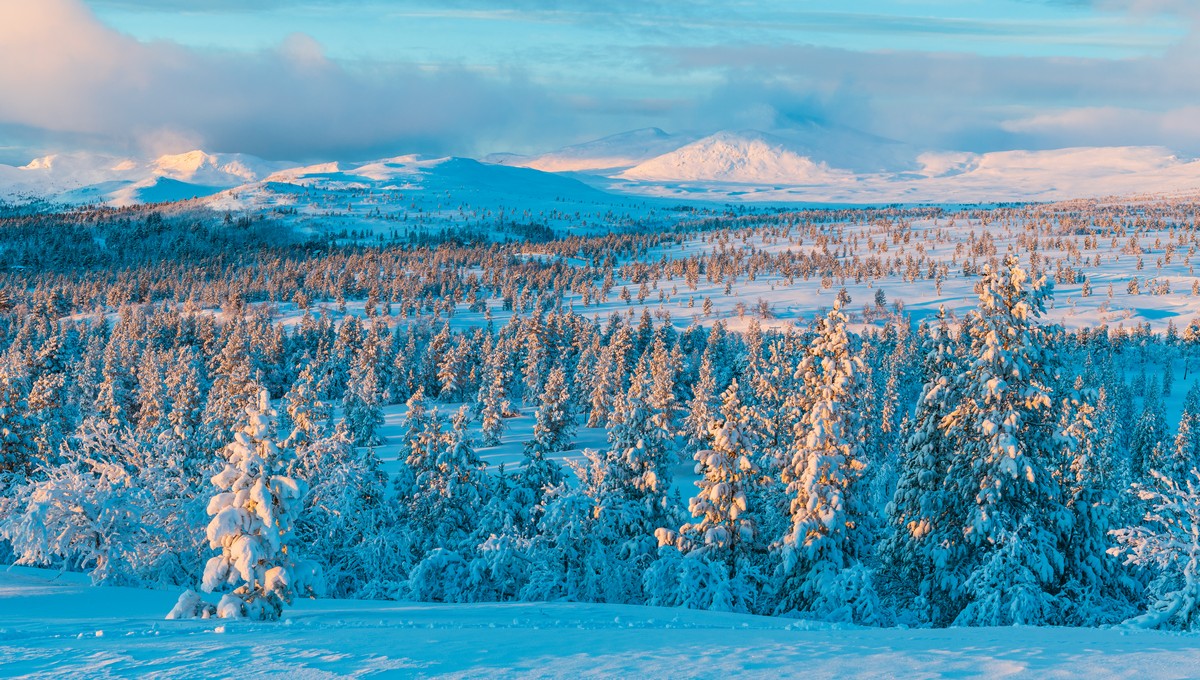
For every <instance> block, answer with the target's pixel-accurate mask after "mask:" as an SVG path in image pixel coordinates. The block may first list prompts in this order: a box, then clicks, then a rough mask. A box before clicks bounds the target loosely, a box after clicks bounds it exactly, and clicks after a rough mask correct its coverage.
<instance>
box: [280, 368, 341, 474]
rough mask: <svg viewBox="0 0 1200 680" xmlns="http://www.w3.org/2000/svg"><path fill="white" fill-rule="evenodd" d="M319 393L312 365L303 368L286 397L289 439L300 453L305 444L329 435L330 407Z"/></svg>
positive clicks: (284, 400) (290, 444)
mask: <svg viewBox="0 0 1200 680" xmlns="http://www.w3.org/2000/svg"><path fill="white" fill-rule="evenodd" d="M320 393H321V390H320V387H319V385H318V380H317V376H316V373H315V372H314V371H313V367H312V366H311V365H309V366H305V367H304V369H303V370H301V371H300V375H299V376H297V377H296V382H295V383H294V384H293V385H292V387H291V389H290V390H288V393H287V394H286V395H284V397H283V402H284V406H285V412H286V413H287V416H288V417H287V424H288V427H289V428H290V430H291V432H290V434H288V435H287V437H286V441H287V444H288V446H291V447H293V448H294V449H297V452H298V453H299V449H301V448H303V447H304V446H305V445H307V444H309V443H312V442H315V441H318V440H320V439H322V438H324V437H326V436H327V435H328V434H329V432H328V427H329V414H330V408H329V405H328V404H326V403H325V402H324V401H322V400H321V396H320Z"/></svg>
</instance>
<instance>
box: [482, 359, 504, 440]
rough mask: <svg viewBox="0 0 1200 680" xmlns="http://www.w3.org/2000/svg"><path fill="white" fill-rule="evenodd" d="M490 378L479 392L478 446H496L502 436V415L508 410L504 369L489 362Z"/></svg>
mask: <svg viewBox="0 0 1200 680" xmlns="http://www.w3.org/2000/svg"><path fill="white" fill-rule="evenodd" d="M488 370H489V372H490V378H489V379H488V380H487V381H486V382H484V384H483V387H482V388H480V390H479V403H478V412H479V428H480V437H481V440H480V444H482V445H483V446H497V445H499V444H500V438H501V437H502V436H503V435H504V429H505V423H504V415H505V413H506V412H507V411H508V409H509V402H508V388H507V382H508V378H507V376H506V375H505V371H504V368H503V367H502V366H498V365H492V363H491V362H489V369H488Z"/></svg>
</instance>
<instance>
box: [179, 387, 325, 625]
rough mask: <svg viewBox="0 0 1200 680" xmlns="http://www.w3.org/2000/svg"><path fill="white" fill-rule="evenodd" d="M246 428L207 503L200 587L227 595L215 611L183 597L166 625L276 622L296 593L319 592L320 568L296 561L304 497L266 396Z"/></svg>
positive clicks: (249, 411)
mask: <svg viewBox="0 0 1200 680" xmlns="http://www.w3.org/2000/svg"><path fill="white" fill-rule="evenodd" d="M244 412H245V418H244V420H243V425H242V427H241V428H240V429H239V430H238V431H237V432H236V434H235V435H234V437H233V441H232V442H230V443H229V444H228V445H227V446H226V447H225V448H224V449H223V450H222V452H221V453H222V456H223V457H224V458H225V467H224V469H222V470H221V471H220V472H218V473H217V474H216V475H214V476H213V478H212V483H213V485H214V486H216V487H217V489H218V493H217V494H215V495H214V496H213V497H212V500H211V501H209V504H208V514H209V515H211V516H212V520H211V521H210V522H209V524H208V527H207V529H206V535H207V537H208V543H209V546H210V547H212V548H213V549H216V550H219V551H220V554H219V555H217V556H215V557H213V558H212V559H210V560H209V561H208V564H207V565H206V566H205V568H204V576H203V579H202V583H201V587H202V588H203V590H204V591H205V592H209V593H211V592H214V591H223V590H227V589H230V588H232V591H231V592H226V593H225V594H224V595H223V596H222V597H221V601H220V603H219V604H217V606H216V608H215V610H212V609H209V608H208V607H205V606H203V604H202V603H201V602H200V601H199V600H198V598H197V597H196V595H195V593H192V592H191V591H188V592H185V593H184V594H183V595H182V596H180V598H179V602H178V603H177V604H176V607H175V609H174V610H172V612H171V614H170V615H169V617H168V618H192V617H195V616H206V615H212V614H215V615H216V616H217V617H220V618H251V619H260V620H276V619H278V618H279V615H280V614H281V613H282V611H283V606H284V605H285V604H291V602H292V598H293V597H294V596H295V595H298V594H314V593H315V592H317V591H318V590H320V583H319V579H318V576H317V569H316V566H315V565H314V564H313V563H311V562H308V561H306V560H300V559H299V558H298V557H297V556H296V551H295V549H296V544H295V543H294V542H293V540H292V539H293V536H292V528H293V525H294V523H295V519H296V517H295V516H296V513H297V512H299V510H300V508H301V507H302V503H303V497H304V493H305V491H306V489H305V486H304V484H303V483H302V482H300V481H298V480H296V479H294V478H292V477H290V476H288V475H287V474H286V471H287V469H288V466H289V464H290V462H291V452H290V451H289V450H288V449H287V448H286V447H280V446H279V444H278V442H277V441H276V440H275V439H274V432H273V430H274V425H275V423H274V420H275V411H274V409H272V408H271V403H270V398H269V397H268V395H267V391H266V390H265V389H262V390H259V392H258V399H257V400H256V403H253V404H251V405H248V406H246V408H245V411H244Z"/></svg>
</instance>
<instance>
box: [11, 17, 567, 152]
mask: <svg viewBox="0 0 1200 680" xmlns="http://www.w3.org/2000/svg"><path fill="white" fill-rule="evenodd" d="M0 92H5V93H9V94H6V95H5V96H3V97H0V126H4V129H7V131H8V132H9V134H10V135H15V134H17V131H19V130H21V129H22V128H25V129H28V130H40V131H43V132H44V133H45V134H43V135H42V137H46V136H47V135H48V136H50V137H54V136H59V137H61V138H63V139H74V140H79V139H90V140H95V141H97V142H108V143H109V144H110V145H112V146H116V147H122V146H123V147H125V148H127V149H128V150H130V151H140V152H145V153H165V152H175V151H180V150H186V149H189V148H194V147H198V146H202V147H205V148H208V149H215V150H228V151H240V152H246V153H251V154H255V155H260V156H263V157H267V158H290V159H306V158H315V157H353V156H361V155H363V154H367V155H369V154H372V153H382V152H385V151H388V150H392V151H394V150H397V149H404V150H408V151H419V152H426V153H441V152H445V151H450V150H455V151H463V150H469V149H471V148H472V147H473V146H475V145H478V144H481V143H487V142H488V141H493V143H496V142H503V141H504V140H505V139H506V138H507V137H509V136H512V135H519V134H520V132H521V131H522V130H524V129H533V128H536V127H537V126H539V125H545V124H546V123H547V121H546V120H545V119H544V117H543V116H542V115H541V114H540V113H539V112H545V111H548V110H550V109H552V108H553V107H552V106H551V104H550V103H549V102H548V101H547V99H546V96H545V95H544V94H543V93H542V92H541V91H539V90H538V89H537V88H536V87H533V86H532V85H530V84H528V83H526V82H524V81H523V80H522V79H521V77H520V76H519V75H503V74H502V75H500V76H493V77H484V76H482V75H480V74H478V73H473V72H471V71H468V70H466V69H463V68H456V67H452V66H446V67H436V68H429V67H419V66H415V65H405V64H374V65H362V66H359V67H349V66H345V65H342V64H339V63H337V62H335V61H332V60H330V59H328V58H326V57H325V55H324V53H323V51H322V49H321V46H320V45H319V44H317V43H316V41H314V40H313V39H312V38H310V37H308V36H306V35H303V34H294V35H291V36H289V37H288V38H287V39H286V40H285V41H284V42H283V43H282V44H280V45H278V46H277V47H276V48H274V49H271V50H266V51H261V52H252V53H245V52H242V53H225V52H216V51H205V50H199V49H192V48H186V47H183V46H180V45H178V44H174V43H170V42H152V43H143V42H139V41H137V40H135V39H133V38H131V37H129V36H126V35H123V34H121V33H118V32H117V31H115V30H113V29H111V28H109V27H107V26H105V25H104V24H102V23H101V22H100V21H98V20H97V18H96V17H95V16H94V15H93V14H92V13H91V11H90V10H89V9H88V8H87V7H85V6H84V5H83V4H82V3H80V2H77V1H75V0H37V2H29V1H28V0H0Z"/></svg>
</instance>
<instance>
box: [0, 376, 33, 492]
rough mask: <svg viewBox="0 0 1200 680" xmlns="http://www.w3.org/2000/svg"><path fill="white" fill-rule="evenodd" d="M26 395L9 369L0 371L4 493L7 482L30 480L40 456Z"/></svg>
mask: <svg viewBox="0 0 1200 680" xmlns="http://www.w3.org/2000/svg"><path fill="white" fill-rule="evenodd" d="M22 392H23V388H22V385H21V383H20V381H19V380H17V379H15V378H13V377H10V375H9V370H8V369H7V368H0V491H3V490H4V486H5V484H6V481H5V480H6V478H8V479H10V480H11V481H22V480H24V478H25V477H26V476H28V475H29V473H31V472H32V471H33V467H34V461H35V457H36V454H37V444H36V443H35V442H34V437H33V434H34V433H33V423H31V422H30V421H29V418H28V413H29V404H28V402H27V401H26V400H25V398H24V396H23V395H22Z"/></svg>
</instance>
